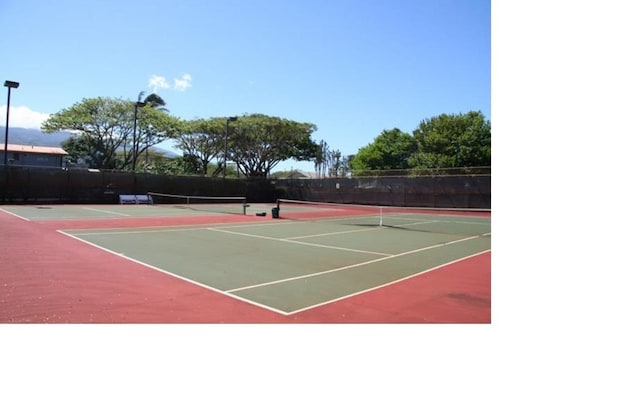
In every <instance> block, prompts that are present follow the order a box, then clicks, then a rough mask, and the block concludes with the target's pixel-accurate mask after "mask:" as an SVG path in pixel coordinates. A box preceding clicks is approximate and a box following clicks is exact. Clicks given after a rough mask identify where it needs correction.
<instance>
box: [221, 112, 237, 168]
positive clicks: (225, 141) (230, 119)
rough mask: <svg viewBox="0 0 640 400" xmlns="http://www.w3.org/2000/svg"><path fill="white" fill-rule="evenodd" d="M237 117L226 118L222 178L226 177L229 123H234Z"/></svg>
mask: <svg viewBox="0 0 640 400" xmlns="http://www.w3.org/2000/svg"><path fill="white" fill-rule="evenodd" d="M237 120H238V117H229V118H227V128H226V129H225V130H224V162H223V164H222V177H223V178H226V177H227V137H228V136H229V122H235V121H237Z"/></svg>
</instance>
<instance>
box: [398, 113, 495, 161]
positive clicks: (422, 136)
mask: <svg viewBox="0 0 640 400" xmlns="http://www.w3.org/2000/svg"><path fill="white" fill-rule="evenodd" d="M413 137H414V138H415V139H416V141H417V143H418V151H417V152H416V153H415V154H414V155H413V156H412V157H411V160H410V164H411V166H412V167H415V168H451V167H486V166H489V165H491V123H490V122H489V121H487V120H485V118H484V115H483V114H482V113H481V112H480V111H470V112H468V113H466V114H457V115H452V114H441V115H439V116H437V117H433V118H431V119H429V120H424V121H422V122H421V123H420V125H419V126H418V128H417V129H416V130H415V131H414V132H413Z"/></svg>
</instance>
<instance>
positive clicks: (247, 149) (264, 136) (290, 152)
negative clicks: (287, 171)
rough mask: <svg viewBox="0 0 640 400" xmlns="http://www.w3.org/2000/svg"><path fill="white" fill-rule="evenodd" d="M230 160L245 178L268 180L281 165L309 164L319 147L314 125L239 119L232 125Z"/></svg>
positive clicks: (263, 117)
mask: <svg viewBox="0 0 640 400" xmlns="http://www.w3.org/2000/svg"><path fill="white" fill-rule="evenodd" d="M229 127H230V129H229V136H228V158H229V159H230V160H232V161H234V162H235V163H236V165H237V167H238V168H239V169H240V171H241V172H242V173H243V174H244V175H246V176H267V175H268V174H269V172H270V171H271V169H272V168H273V167H275V166H276V165H277V164H278V163H279V162H280V161H284V160H287V159H290V158H293V159H295V160H296V161H309V160H312V159H313V158H315V156H316V152H317V148H318V145H317V144H316V143H315V142H314V141H313V140H312V139H311V134H312V133H313V132H314V131H315V130H316V126H315V125H314V124H310V123H305V122H295V121H290V120H287V119H282V118H278V117H270V116H267V115H262V114H251V115H244V116H242V117H238V119H237V121H234V122H232V123H231V124H230V125H229Z"/></svg>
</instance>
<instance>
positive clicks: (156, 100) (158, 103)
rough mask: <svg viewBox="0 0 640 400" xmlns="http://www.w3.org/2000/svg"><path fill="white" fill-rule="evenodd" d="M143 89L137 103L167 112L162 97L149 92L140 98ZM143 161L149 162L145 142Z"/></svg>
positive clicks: (147, 148)
mask: <svg viewBox="0 0 640 400" xmlns="http://www.w3.org/2000/svg"><path fill="white" fill-rule="evenodd" d="M144 93H145V92H144V91H142V92H140V93H138V103H142V104H143V107H146V106H149V107H151V108H154V109H156V110H160V111H162V112H165V113H169V110H168V109H167V108H166V107H165V106H166V105H167V103H166V102H165V101H164V99H163V98H162V97H160V96H159V95H157V94H155V93H151V94H150V95H148V96H147V97H145V98H144V100H142V98H143V97H144ZM144 162H145V164H146V165H148V164H149V145H148V143H147V146H146V148H145V149H144Z"/></svg>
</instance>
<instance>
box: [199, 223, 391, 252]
mask: <svg viewBox="0 0 640 400" xmlns="http://www.w3.org/2000/svg"><path fill="white" fill-rule="evenodd" d="M207 229H208V230H210V231H214V232H222V233H229V234H232V235H239V236H247V237H253V238H258V239H265V240H275V241H276V242H287V243H295V244H301V245H303V246H312V247H323V248H325V249H331V250H343V251H350V252H352V253H365V254H373V255H376V256H388V255H389V254H388V253H378V252H375V251H366V250H357V249H349V248H346V247H338V246H327V245H324V244H316V243H306V242H298V241H296V240H290V239H280V238H274V237H270V236H261V235H254V234H251V233H242V232H233V231H227V230H224V229H217V228H207Z"/></svg>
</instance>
